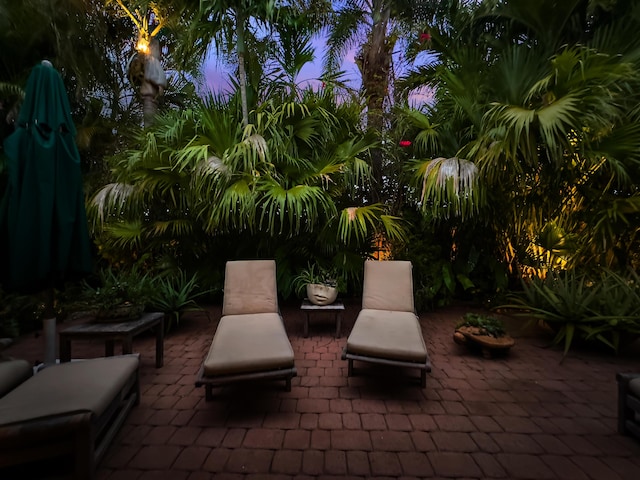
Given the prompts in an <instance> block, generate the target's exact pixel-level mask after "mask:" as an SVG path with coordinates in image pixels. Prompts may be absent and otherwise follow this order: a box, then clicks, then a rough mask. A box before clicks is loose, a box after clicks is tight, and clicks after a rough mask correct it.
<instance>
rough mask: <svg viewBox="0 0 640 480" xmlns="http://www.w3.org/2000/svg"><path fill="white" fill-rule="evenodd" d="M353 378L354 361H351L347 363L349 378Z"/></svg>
mask: <svg viewBox="0 0 640 480" xmlns="http://www.w3.org/2000/svg"><path fill="white" fill-rule="evenodd" d="M352 376H353V360H352V359H349V361H348V362H347V377H352Z"/></svg>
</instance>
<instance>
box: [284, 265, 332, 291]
mask: <svg viewBox="0 0 640 480" xmlns="http://www.w3.org/2000/svg"><path fill="white" fill-rule="evenodd" d="M339 283H341V282H339V281H338V272H337V271H336V269H335V268H330V269H326V268H323V267H322V266H320V265H318V264H316V263H310V264H309V265H308V266H307V268H305V269H303V270H301V271H300V273H299V274H298V275H296V276H295V277H294V279H293V287H294V289H295V292H296V294H297V295H298V296H303V294H304V289H305V288H306V287H307V285H309V284H322V285H326V286H328V287H335V288H338V284H339Z"/></svg>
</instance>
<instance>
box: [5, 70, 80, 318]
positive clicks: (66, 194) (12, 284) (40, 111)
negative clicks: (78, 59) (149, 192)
mask: <svg viewBox="0 0 640 480" xmlns="http://www.w3.org/2000/svg"><path fill="white" fill-rule="evenodd" d="M75 136H76V129H75V126H74V124H73V121H72V119H71V111H70V107H69V99H68V98H67V94H66V91H65V89H64V84H63V82H62V78H61V76H60V74H59V73H58V72H57V71H56V70H55V69H54V68H53V66H52V65H51V63H50V62H48V61H43V62H42V63H41V64H38V65H36V66H35V67H34V68H33V70H32V71H31V74H30V76H29V79H28V81H27V87H26V90H25V99H24V102H23V104H22V106H21V107H20V114H19V116H18V121H17V123H16V129H15V131H14V132H13V133H12V134H11V135H9V136H8V137H7V138H6V139H5V141H4V150H5V156H6V162H7V165H6V167H7V171H8V184H7V189H6V191H5V193H4V196H3V198H2V203H1V204H0V228H1V229H2V232H1V233H2V243H3V245H2V247H3V248H2V253H3V254H4V255H6V268H3V269H2V270H3V272H2V284H3V287H4V288H6V289H8V290H14V291H21V292H34V291H39V290H44V289H49V290H50V291H53V287H54V286H55V285H56V284H58V283H60V282H61V281H63V280H65V279H67V278H70V277H72V276H78V275H83V274H86V273H89V272H90V271H91V267H92V259H91V241H90V239H89V233H88V227H87V219H86V212H85V207H84V195H83V192H82V173H81V171H80V155H79V154H78V149H77V147H76V143H75ZM3 263H5V262H3ZM48 306H49V307H51V306H52V305H48Z"/></svg>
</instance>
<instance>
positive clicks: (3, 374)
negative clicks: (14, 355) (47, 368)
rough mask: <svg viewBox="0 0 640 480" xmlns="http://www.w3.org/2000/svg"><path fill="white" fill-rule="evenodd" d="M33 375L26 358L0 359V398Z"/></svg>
mask: <svg viewBox="0 0 640 480" xmlns="http://www.w3.org/2000/svg"><path fill="white" fill-rule="evenodd" d="M31 375H33V367H32V366H31V365H30V364H29V362H27V361H26V360H0V398H2V397H3V396H4V395H5V394H6V393H7V392H10V391H11V390H13V389H14V388H15V387H17V386H18V385H20V384H21V383H22V382H24V381H25V380H26V379H27V378H29V377H30V376H31Z"/></svg>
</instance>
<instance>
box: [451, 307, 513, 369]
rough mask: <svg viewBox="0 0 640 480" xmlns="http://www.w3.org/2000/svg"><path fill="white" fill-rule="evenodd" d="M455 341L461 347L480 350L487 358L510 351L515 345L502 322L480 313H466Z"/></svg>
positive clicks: (456, 333)
mask: <svg viewBox="0 0 640 480" xmlns="http://www.w3.org/2000/svg"><path fill="white" fill-rule="evenodd" d="M453 339H454V341H455V342H456V343H458V344H460V345H467V346H469V347H472V348H474V347H475V348H479V349H480V350H481V351H482V355H483V356H484V357H485V358H491V357H492V356H493V354H494V353H495V352H505V351H508V350H509V349H510V348H511V347H512V346H513V345H514V344H515V341H514V340H513V338H512V337H511V336H510V335H508V334H507V331H506V330H505V327H504V322H503V321H502V320H499V319H497V318H495V317H491V316H488V315H484V314H479V313H465V314H464V315H463V317H462V320H461V321H460V322H458V324H457V325H456V330H455V332H454V334H453Z"/></svg>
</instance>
